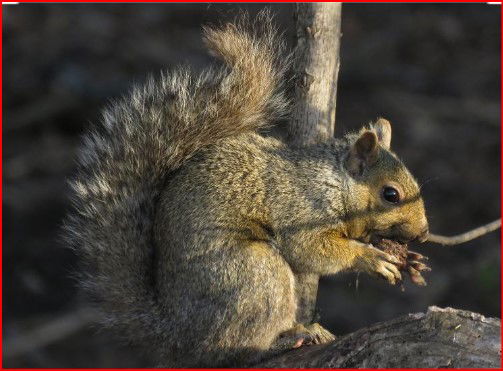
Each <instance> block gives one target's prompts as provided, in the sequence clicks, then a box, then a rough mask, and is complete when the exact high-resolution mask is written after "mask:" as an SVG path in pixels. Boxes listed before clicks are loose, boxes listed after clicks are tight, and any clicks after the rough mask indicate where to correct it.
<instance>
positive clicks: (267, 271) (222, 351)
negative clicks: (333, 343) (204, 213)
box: [165, 236, 296, 367]
mask: <svg viewBox="0 0 503 371" xmlns="http://www.w3.org/2000/svg"><path fill="white" fill-rule="evenodd" d="M227 237H228V238H221V239H219V240H218V241H213V243H214V244H213V245H212V247H211V249H208V250H206V252H205V253H204V254H203V255H202V256H201V257H199V258H196V259H193V260H191V262H190V270H183V269H182V270H179V271H178V272H177V274H176V275H173V279H176V280H177V282H180V284H181V285H183V287H184V292H183V293H182V292H178V293H177V294H176V293H174V292H173V293H171V294H170V293H168V292H166V293H165V297H166V298H169V301H170V302H171V304H170V305H171V306H172V308H173V314H174V318H173V322H175V323H177V324H178V328H181V327H184V328H185V331H181V332H179V333H180V335H183V334H184V333H186V334H189V335H190V336H185V337H183V336H182V338H181V339H180V340H179V344H178V345H177V346H176V349H175V350H174V351H171V352H170V353H171V354H166V356H167V357H176V358H177V359H175V360H174V361H173V362H170V365H171V364H174V366H176V367H238V366H239V367H242V366H243V365H252V364H254V363H256V362H258V361H259V360H261V359H263V354H264V353H267V352H268V349H269V348H270V346H271V344H272V343H273V342H274V340H275V339H276V338H277V336H278V334H279V333H281V332H283V331H285V330H286V329H288V328H289V327H291V326H292V325H293V323H294V321H295V312H296V310H295V309H296V305H295V300H294V296H295V294H294V287H293V285H294V278H293V273H292V272H291V270H290V268H289V266H288V265H287V263H286V262H285V261H284V260H283V258H282V257H281V256H279V254H278V253H277V252H276V251H275V250H274V249H272V248H271V247H270V246H269V245H268V244H267V243H266V242H262V241H249V240H248V241H243V240H241V241H238V240H236V239H234V238H233V237H232V236H227ZM199 259H200V261H199ZM199 263H201V264H199ZM175 286H176V283H175Z"/></svg>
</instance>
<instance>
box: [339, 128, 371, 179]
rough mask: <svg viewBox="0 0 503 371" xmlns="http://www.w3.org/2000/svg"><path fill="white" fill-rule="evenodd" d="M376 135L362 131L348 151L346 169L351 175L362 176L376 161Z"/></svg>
mask: <svg viewBox="0 0 503 371" xmlns="http://www.w3.org/2000/svg"><path fill="white" fill-rule="evenodd" d="M377 151H378V149H377V135H376V133H374V132H373V131H368V130H366V131H364V132H363V133H362V134H361V135H360V137H359V138H358V139H357V140H356V142H355V143H354V144H353V145H352V147H351V149H350V150H349V154H348V158H347V159H346V167H347V169H348V171H349V172H350V173H351V174H352V175H362V174H363V171H364V170H365V168H368V167H369V166H371V165H372V164H373V163H374V162H375V160H376V159H377Z"/></svg>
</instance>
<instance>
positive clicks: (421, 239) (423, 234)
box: [417, 227, 430, 243]
mask: <svg viewBox="0 0 503 371" xmlns="http://www.w3.org/2000/svg"><path fill="white" fill-rule="evenodd" d="M429 233H430V231H429V230H428V227H426V228H425V229H423V231H422V232H421V233H420V234H419V236H417V240H418V241H419V242H421V243H423V242H426V241H427V240H428V235H429Z"/></svg>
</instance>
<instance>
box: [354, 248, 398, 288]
mask: <svg viewBox="0 0 503 371" xmlns="http://www.w3.org/2000/svg"><path fill="white" fill-rule="evenodd" d="M399 263H400V261H399V260H398V259H397V258H396V257H394V256H393V255H390V254H387V253H385V252H383V251H381V250H379V249H377V248H375V247H374V246H372V245H366V246H365V247H364V248H363V250H362V254H361V255H360V256H359V257H358V258H357V261H356V264H355V268H356V270H358V271H361V272H365V273H369V274H372V275H377V276H379V277H382V278H384V279H385V280H386V281H388V282H389V283H391V284H392V285H395V284H397V283H399V282H401V281H402V275H401V274H400V271H399V270H398V267H397V264H399Z"/></svg>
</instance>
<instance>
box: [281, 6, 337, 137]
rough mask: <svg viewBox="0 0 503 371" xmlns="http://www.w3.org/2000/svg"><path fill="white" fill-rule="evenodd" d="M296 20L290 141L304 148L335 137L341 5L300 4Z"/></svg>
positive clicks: (297, 8) (296, 12) (297, 7)
mask: <svg viewBox="0 0 503 371" xmlns="http://www.w3.org/2000/svg"><path fill="white" fill-rule="evenodd" d="M295 19H296V22H295V23H296V32H297V38H296V40H297V45H296V48H295V53H294V73H295V106H294V109H293V115H292V121H291V123H290V126H289V128H288V140H289V142H290V143H292V144H299V145H303V144H312V143H316V142H319V141H321V140H326V139H327V138H330V137H333V136H334V129H335V102H336V94H337V75H338V73H339V45H340V29H341V4H340V3H297V4H296V10H295Z"/></svg>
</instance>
